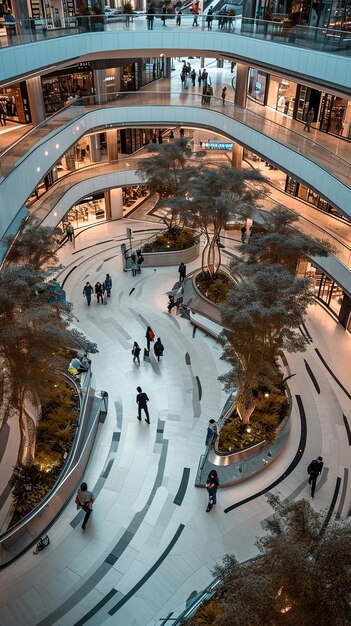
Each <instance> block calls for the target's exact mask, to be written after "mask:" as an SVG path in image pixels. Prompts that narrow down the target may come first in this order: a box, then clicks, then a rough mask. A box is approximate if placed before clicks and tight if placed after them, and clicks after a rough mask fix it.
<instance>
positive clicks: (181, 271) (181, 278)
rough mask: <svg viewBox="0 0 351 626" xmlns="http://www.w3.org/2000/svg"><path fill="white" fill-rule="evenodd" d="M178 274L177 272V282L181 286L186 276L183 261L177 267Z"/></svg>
mask: <svg viewBox="0 0 351 626" xmlns="http://www.w3.org/2000/svg"><path fill="white" fill-rule="evenodd" d="M178 272H179V282H180V284H182V283H183V282H184V280H185V276H186V265H184V263H183V261H182V262H181V264H180V265H179V267H178Z"/></svg>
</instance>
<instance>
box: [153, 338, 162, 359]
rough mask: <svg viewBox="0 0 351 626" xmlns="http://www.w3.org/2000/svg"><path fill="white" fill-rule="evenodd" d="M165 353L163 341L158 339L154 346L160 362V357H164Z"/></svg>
mask: <svg viewBox="0 0 351 626" xmlns="http://www.w3.org/2000/svg"><path fill="white" fill-rule="evenodd" d="M163 351H164V347H163V345H162V342H161V339H160V338H159V337H158V338H157V341H156V342H155V345H154V353H155V357H157V360H158V361H159V360H160V356H163Z"/></svg>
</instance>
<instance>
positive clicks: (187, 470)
mask: <svg viewBox="0 0 351 626" xmlns="http://www.w3.org/2000/svg"><path fill="white" fill-rule="evenodd" d="M189 476H190V468H189V467H184V469H183V476H182V480H181V481H180V485H179V489H178V492H177V495H176V497H175V498H174V500H173V504H177V505H178V506H180V505H181V504H182V502H183V500H184V496H185V493H186V490H187V487H188V482H189Z"/></svg>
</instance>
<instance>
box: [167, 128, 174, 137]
mask: <svg viewBox="0 0 351 626" xmlns="http://www.w3.org/2000/svg"><path fill="white" fill-rule="evenodd" d="M168 139H174V132H173V130H171V131H170V133H169V135H168Z"/></svg>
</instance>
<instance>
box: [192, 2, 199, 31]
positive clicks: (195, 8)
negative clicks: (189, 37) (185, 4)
mask: <svg viewBox="0 0 351 626" xmlns="http://www.w3.org/2000/svg"><path fill="white" fill-rule="evenodd" d="M191 12H192V14H193V16H194V19H193V26H198V25H199V24H198V21H197V20H198V17H199V13H200V2H193V4H192V6H191Z"/></svg>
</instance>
